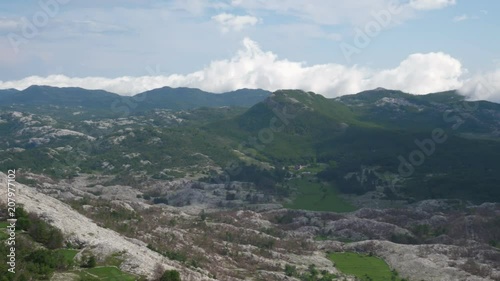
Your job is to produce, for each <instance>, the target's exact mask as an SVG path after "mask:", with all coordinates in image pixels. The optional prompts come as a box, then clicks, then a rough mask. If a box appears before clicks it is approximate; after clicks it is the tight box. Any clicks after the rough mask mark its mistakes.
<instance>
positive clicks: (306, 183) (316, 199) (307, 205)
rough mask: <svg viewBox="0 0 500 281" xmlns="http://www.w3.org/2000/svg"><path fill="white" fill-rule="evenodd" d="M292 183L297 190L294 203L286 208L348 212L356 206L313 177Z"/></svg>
mask: <svg viewBox="0 0 500 281" xmlns="http://www.w3.org/2000/svg"><path fill="white" fill-rule="evenodd" d="M290 185H291V186H292V188H294V189H295V190H296V192H297V195H296V197H295V199H294V200H293V202H292V203H290V204H285V208H289V209H296V210H309V211H323V212H337V213H346V212H352V211H355V210H356V208H355V207H354V206H352V205H351V204H349V203H348V202H346V201H345V200H344V199H342V198H341V197H340V196H339V194H338V192H337V191H336V190H335V189H334V188H332V187H331V186H326V185H324V184H322V183H318V182H315V181H314V180H313V178H310V179H307V178H302V179H293V180H291V181H290Z"/></svg>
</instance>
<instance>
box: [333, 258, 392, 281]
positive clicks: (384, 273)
mask: <svg viewBox="0 0 500 281" xmlns="http://www.w3.org/2000/svg"><path fill="white" fill-rule="evenodd" d="M328 258H329V259H330V260H331V261H332V262H334V263H335V267H336V268H337V269H338V270H340V271H341V272H343V273H345V274H349V275H354V276H356V277H357V278H359V279H360V280H362V281H390V280H396V281H399V280H401V279H400V278H399V277H397V273H395V272H392V271H391V269H390V268H389V266H388V265H387V263H386V262H385V261H384V260H382V259H380V258H377V257H373V256H368V255H361V254H357V253H332V254H330V255H328Z"/></svg>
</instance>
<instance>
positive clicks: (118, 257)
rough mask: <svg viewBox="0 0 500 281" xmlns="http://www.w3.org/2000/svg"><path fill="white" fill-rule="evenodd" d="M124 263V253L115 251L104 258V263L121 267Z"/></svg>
mask: <svg viewBox="0 0 500 281" xmlns="http://www.w3.org/2000/svg"><path fill="white" fill-rule="evenodd" d="M122 263H123V253H114V254H112V255H110V256H108V257H106V259H105V260H104V263H103V265H108V266H116V267H119V266H120V265H121V264H122Z"/></svg>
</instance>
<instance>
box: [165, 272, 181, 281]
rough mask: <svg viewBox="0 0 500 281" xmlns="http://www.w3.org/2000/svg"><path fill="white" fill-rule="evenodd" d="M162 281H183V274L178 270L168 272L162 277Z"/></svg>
mask: <svg viewBox="0 0 500 281" xmlns="http://www.w3.org/2000/svg"><path fill="white" fill-rule="evenodd" d="M160 281H181V274H180V273H179V271H177V270H167V271H165V272H164V273H163V275H162V276H161V278H160Z"/></svg>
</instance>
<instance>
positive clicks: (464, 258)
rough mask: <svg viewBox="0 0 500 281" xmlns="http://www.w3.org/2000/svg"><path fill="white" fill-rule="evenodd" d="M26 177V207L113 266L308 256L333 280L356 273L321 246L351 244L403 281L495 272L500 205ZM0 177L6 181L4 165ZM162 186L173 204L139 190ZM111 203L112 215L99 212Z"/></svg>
mask: <svg viewBox="0 0 500 281" xmlns="http://www.w3.org/2000/svg"><path fill="white" fill-rule="evenodd" d="M30 177H31V178H33V179H37V180H38V181H39V182H42V183H43V184H37V185H34V186H36V187H34V188H33V187H28V186H24V185H23V186H19V187H18V195H17V196H18V202H20V203H22V204H23V205H24V206H25V208H26V209H27V210H28V211H30V212H34V213H37V214H39V215H40V216H41V217H42V218H44V219H46V220H47V221H48V222H50V223H51V224H53V225H55V226H56V227H58V228H60V229H61V230H62V231H63V233H64V234H65V235H66V237H67V240H68V241H70V242H71V243H73V244H75V245H80V247H83V248H85V249H88V250H90V251H92V252H95V253H96V254H97V256H99V257H105V256H107V255H110V254H113V253H115V254H116V253H122V256H123V258H124V260H125V261H124V262H123V263H122V265H121V268H122V269H123V270H125V271H128V272H132V273H136V274H139V275H144V276H152V274H153V272H154V268H155V266H156V265H157V264H162V265H163V266H164V267H165V268H176V269H177V270H179V271H180V272H181V274H182V277H183V279H182V280H214V279H217V280H295V279H294V278H291V277H288V276H286V275H285V274H284V271H283V268H284V267H285V265H287V264H288V265H294V266H296V267H297V268H298V269H299V270H302V271H307V268H308V266H309V265H310V264H314V265H315V266H316V267H317V268H318V269H319V270H326V271H328V272H330V273H332V274H336V275H337V276H338V279H337V280H354V279H353V278H352V277H349V276H346V275H343V274H342V273H340V272H339V271H338V270H337V269H336V268H335V266H334V264H333V263H332V262H331V261H330V260H328V259H327V258H326V253H328V252H343V251H349V252H360V253H367V254H371V255H376V256H379V257H381V258H383V259H384V260H386V261H387V263H388V264H389V265H390V267H391V268H393V269H395V270H397V271H398V272H399V273H400V276H403V277H405V278H408V280H416V281H420V280H426V281H427V280H429V281H434V280H436V281H448V280H449V281H452V280H463V281H476V280H477V281H479V280H500V271H499V270H498V268H500V267H499V265H500V251H499V250H498V249H497V248H495V247H493V246H491V245H489V244H488V243H489V242H490V241H494V240H495V239H498V237H497V236H498V233H500V231H499V228H500V223H499V222H498V217H499V216H500V205H499V204H483V205H481V206H473V205H461V204H460V202H458V201H453V200H448V201H435V200H434V201H432V200H431V201H423V202H420V203H416V204H414V205H411V206H408V207H407V208H405V209H360V210H358V211H356V212H352V213H346V214H335V213H323V212H311V211H293V210H286V209H283V208H282V207H281V206H280V205H279V204H277V203H273V204H270V203H264V202H262V203H260V202H255V204H253V205H252V204H248V207H246V208H242V207H241V206H239V205H238V204H237V203H235V202H232V201H238V200H225V196H216V195H213V194H214V193H217V191H220V192H222V191H226V190H225V186H224V185H220V186H217V185H213V184H212V185H210V184H204V183H196V184H194V183H193V182H191V181H177V182H164V183H162V182H158V181H157V182H155V183H154V184H151V186H152V187H151V189H148V188H144V189H142V190H141V189H140V188H139V189H137V188H133V187H129V186H103V185H98V184H96V183H97V182H106V181H107V180H109V179H106V178H96V177H83V176H82V177H79V178H76V179H73V180H71V181H69V180H66V181H60V182H54V181H50V180H49V179H44V178H43V177H40V176H38V178H37V175H30ZM1 181H2V182H1V185H2V186H5V181H6V176H5V174H1ZM240 185H241V184H240ZM160 186H161V192H165V193H168V194H171V195H170V196H169V197H168V199H169V200H174V201H173V202H181V203H178V206H177V207H176V206H172V205H169V206H167V205H164V204H153V202H152V201H151V200H146V199H144V198H142V197H141V196H143V195H144V194H145V192H150V191H151V190H158V188H159V187H160ZM234 186H235V187H234V189H236V188H237V186H238V183H234ZM176 190H182V192H180V191H178V192H175V191H176ZM214 191H216V192H214ZM1 192H2V193H1V194H0V196H1V198H6V196H5V189H2V191H1ZM209 194H212V196H209ZM138 195H139V196H138ZM179 198H181V199H179ZM175 200H178V201H175ZM187 201H190V202H189V203H190V204H187ZM220 202H223V203H222V204H221V203H220ZM225 204H227V206H226V205H225ZM233 204H234V205H233ZM235 207H236V208H235ZM238 209H246V210H238ZM113 212H116V213H119V214H120V215H119V216H117V217H113V216H110V215H106V214H110V213H113ZM341 241H342V242H341ZM391 241H392V242H391ZM159 253H163V254H164V253H168V254H167V255H166V256H168V257H169V258H166V257H165V255H160V254H159ZM179 257H182V258H179Z"/></svg>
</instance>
